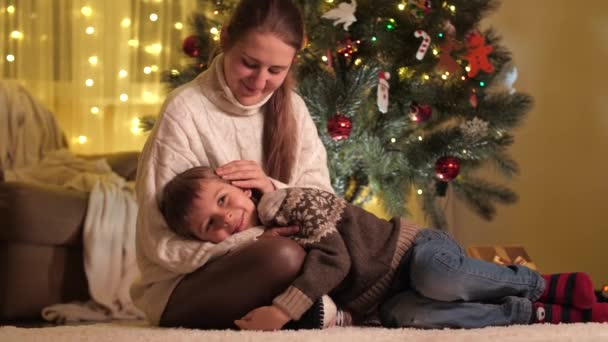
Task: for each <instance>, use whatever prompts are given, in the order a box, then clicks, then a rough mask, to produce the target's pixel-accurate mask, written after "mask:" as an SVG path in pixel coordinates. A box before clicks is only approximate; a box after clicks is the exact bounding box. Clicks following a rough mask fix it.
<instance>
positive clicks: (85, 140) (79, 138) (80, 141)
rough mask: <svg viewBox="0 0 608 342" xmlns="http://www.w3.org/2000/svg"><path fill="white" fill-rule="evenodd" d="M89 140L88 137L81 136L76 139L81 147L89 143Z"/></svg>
mask: <svg viewBox="0 0 608 342" xmlns="http://www.w3.org/2000/svg"><path fill="white" fill-rule="evenodd" d="M87 140H89V139H87V137H86V135H80V136H78V138H76V141H78V143H79V144H81V145H82V144H85V143H86V142H87Z"/></svg>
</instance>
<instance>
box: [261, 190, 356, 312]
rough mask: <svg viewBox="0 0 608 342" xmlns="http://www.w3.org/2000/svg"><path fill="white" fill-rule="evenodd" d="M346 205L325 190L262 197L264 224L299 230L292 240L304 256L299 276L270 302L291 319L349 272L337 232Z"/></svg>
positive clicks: (283, 191) (281, 193)
mask: <svg viewBox="0 0 608 342" xmlns="http://www.w3.org/2000/svg"><path fill="white" fill-rule="evenodd" d="M345 208H346V202H345V201H344V200H342V199H341V198H339V197H337V196H335V195H334V194H331V193H329V192H326V191H322V190H317V189H311V188H286V189H280V190H277V191H274V192H271V193H267V194H265V195H264V196H263V197H262V199H261V201H260V204H259V205H258V215H259V216H260V219H261V221H262V222H263V223H264V224H265V225H271V226H289V225H297V226H299V227H300V231H299V233H298V234H297V235H296V236H295V237H293V239H294V240H295V241H296V242H298V243H299V244H300V245H302V246H303V247H304V248H305V249H306V251H307V256H306V260H305V261H304V265H303V267H302V271H301V273H300V275H299V276H298V277H297V278H296V279H295V280H294V282H293V283H292V284H291V286H289V287H288V288H287V290H286V291H284V292H283V293H282V294H280V295H279V296H277V297H276V298H275V299H274V300H273V304H274V305H276V306H277V307H279V308H281V309H282V310H283V311H285V312H286V313H287V314H288V315H289V316H290V317H291V318H292V319H294V320H297V319H299V318H300V317H301V316H302V314H303V313H304V312H305V311H306V310H307V309H308V308H310V307H311V306H312V304H313V303H314V301H315V300H316V299H318V298H320V297H321V296H322V295H324V294H327V293H329V292H330V291H332V290H333V289H335V288H336V287H337V286H338V285H339V284H340V283H341V282H342V281H343V280H344V278H345V277H346V275H347V274H348V272H349V270H350V255H349V254H348V250H347V249H346V245H345V243H344V240H343V239H342V237H341V235H340V233H339V232H338V229H337V225H338V224H339V222H340V219H341V217H342V214H343V212H344V209H345Z"/></svg>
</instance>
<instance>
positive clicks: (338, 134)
mask: <svg viewBox="0 0 608 342" xmlns="http://www.w3.org/2000/svg"><path fill="white" fill-rule="evenodd" d="M352 129H353V123H352V122H351V121H350V118H349V117H348V116H346V115H342V114H339V113H338V114H336V115H334V116H333V117H332V118H331V119H329V120H328V121H327V132H328V133H329V135H330V136H331V138H332V139H334V140H336V141H338V140H342V139H346V138H348V137H349V136H350V131H351V130H352Z"/></svg>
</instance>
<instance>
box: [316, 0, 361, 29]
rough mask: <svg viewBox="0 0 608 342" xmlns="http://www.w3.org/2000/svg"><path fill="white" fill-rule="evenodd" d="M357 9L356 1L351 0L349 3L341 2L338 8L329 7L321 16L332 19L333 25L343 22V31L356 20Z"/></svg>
mask: <svg viewBox="0 0 608 342" xmlns="http://www.w3.org/2000/svg"><path fill="white" fill-rule="evenodd" d="M356 10H357V1H356V0H351V2H350V4H347V3H346V2H341V3H340V4H339V5H338V8H334V9H331V10H329V11H327V13H325V14H323V15H322V16H321V18H324V19H330V20H334V26H337V25H339V24H344V31H348V28H349V26H350V25H351V24H352V23H354V22H355V21H357V18H355V11H356Z"/></svg>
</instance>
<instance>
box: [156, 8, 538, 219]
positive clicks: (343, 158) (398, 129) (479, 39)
mask: <svg viewBox="0 0 608 342" xmlns="http://www.w3.org/2000/svg"><path fill="white" fill-rule="evenodd" d="M236 2H237V1H236V0H231V1H229V0H208V1H205V0H200V1H199V8H200V11H199V12H197V13H196V14H195V15H194V16H193V18H192V22H191V24H192V28H193V33H192V35H190V36H189V37H187V38H186V39H185V40H184V41H183V44H182V48H183V50H184V52H185V53H186V54H187V56H188V57H187V60H188V64H187V65H182V66H181V67H179V68H175V69H174V70H171V71H169V72H167V73H166V78H165V79H166V81H167V82H168V84H169V86H170V88H173V87H176V86H178V85H181V84H183V83H184V82H187V81H189V80H191V79H193V78H194V77H195V76H196V75H197V74H198V73H200V72H201V71H202V70H204V69H205V68H206V66H207V63H208V62H209V61H210V57H212V54H214V53H215V52H217V51H218V45H219V33H220V30H221V25H222V23H223V22H224V21H225V19H227V16H228V15H229V13H230V10H231V9H232V8H233V7H234V6H235V5H236ZM297 2H298V3H299V5H300V6H301V8H302V11H303V13H304V18H305V20H306V32H307V45H306V47H305V48H304V49H303V50H302V51H301V52H300V53H299V54H298V56H297V63H296V64H295V68H296V69H295V72H296V75H297V77H296V78H297V80H298V89H297V91H298V93H299V94H300V95H301V96H302V97H303V98H304V100H305V102H306V104H307V105H308V108H309V110H310V113H311V115H312V116H313V119H314V121H315V123H316V125H317V128H318V131H319V135H320V136H321V139H322V141H323V143H324V144H325V147H326V149H327V153H328V164H329V169H330V173H331V179H332V185H333V187H334V189H335V190H336V193H338V194H339V195H341V196H343V197H344V198H345V199H347V200H348V201H351V202H354V203H357V204H361V203H363V202H365V201H366V200H368V199H370V198H371V197H372V196H375V197H376V198H378V199H380V201H381V203H382V205H383V207H384V209H385V210H386V212H387V214H389V215H407V209H406V202H407V201H408V199H410V198H411V197H412V196H411V194H412V193H416V194H417V195H416V196H415V197H416V198H418V199H420V200H421V207H422V209H423V211H424V212H425V214H426V215H427V216H428V217H427V218H428V219H430V221H431V222H432V224H433V225H434V226H435V227H441V228H445V227H446V221H445V217H444V214H443V210H442V208H441V206H440V205H439V204H438V201H437V198H438V197H442V196H445V194H446V192H447V191H448V190H449V188H451V193H453V194H455V196H456V197H458V198H459V199H461V200H462V201H464V202H466V203H467V204H469V206H470V207H471V208H472V209H473V210H474V211H475V212H477V213H478V214H479V215H480V216H481V217H483V218H485V219H488V220H489V219H491V218H492V217H493V215H494V214H495V211H496V209H495V205H496V204H497V203H502V204H510V203H514V202H515V201H516V200H517V196H516V194H515V193H514V192H513V191H512V190H510V189H509V188H507V187H505V186H504V185H500V184H495V183H492V182H489V181H487V180H484V179H483V178H481V177H480V176H479V172H476V171H477V170H478V169H480V167H482V166H484V165H486V164H492V165H494V166H496V168H497V170H499V171H500V172H501V173H502V174H503V175H504V176H506V177H507V178H508V177H511V176H513V175H514V174H516V173H517V171H518V167H517V164H516V162H515V161H514V160H513V159H512V158H511V157H510V156H509V155H508V151H507V148H508V147H509V146H510V145H511V144H512V143H513V135H512V133H511V130H512V129H514V128H515V127H516V126H517V125H518V124H520V122H521V121H522V119H523V118H524V116H525V114H526V113H527V112H528V111H529V110H530V108H531V105H532V99H531V97H530V96H528V95H526V94H523V93H520V92H516V91H515V90H514V89H513V88H512V84H513V82H514V81H515V78H516V77H517V70H516V68H515V67H514V65H513V63H512V59H511V55H510V53H509V51H508V50H507V49H506V48H505V47H504V46H502V45H501V42H500V38H499V36H498V35H497V34H496V33H495V32H494V30H492V29H491V28H489V29H485V30H483V31H482V29H481V28H480V20H481V19H482V18H483V17H484V16H486V15H487V14H488V13H490V12H491V11H493V10H496V9H497V8H498V5H499V3H498V1H497V0H449V1H443V0H358V1H356V0H351V2H342V3H337V2H334V1H333V0H316V1H315V0H299V1H297ZM144 122H145V123H148V124H151V123H152V122H153V119H148V120H144Z"/></svg>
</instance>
